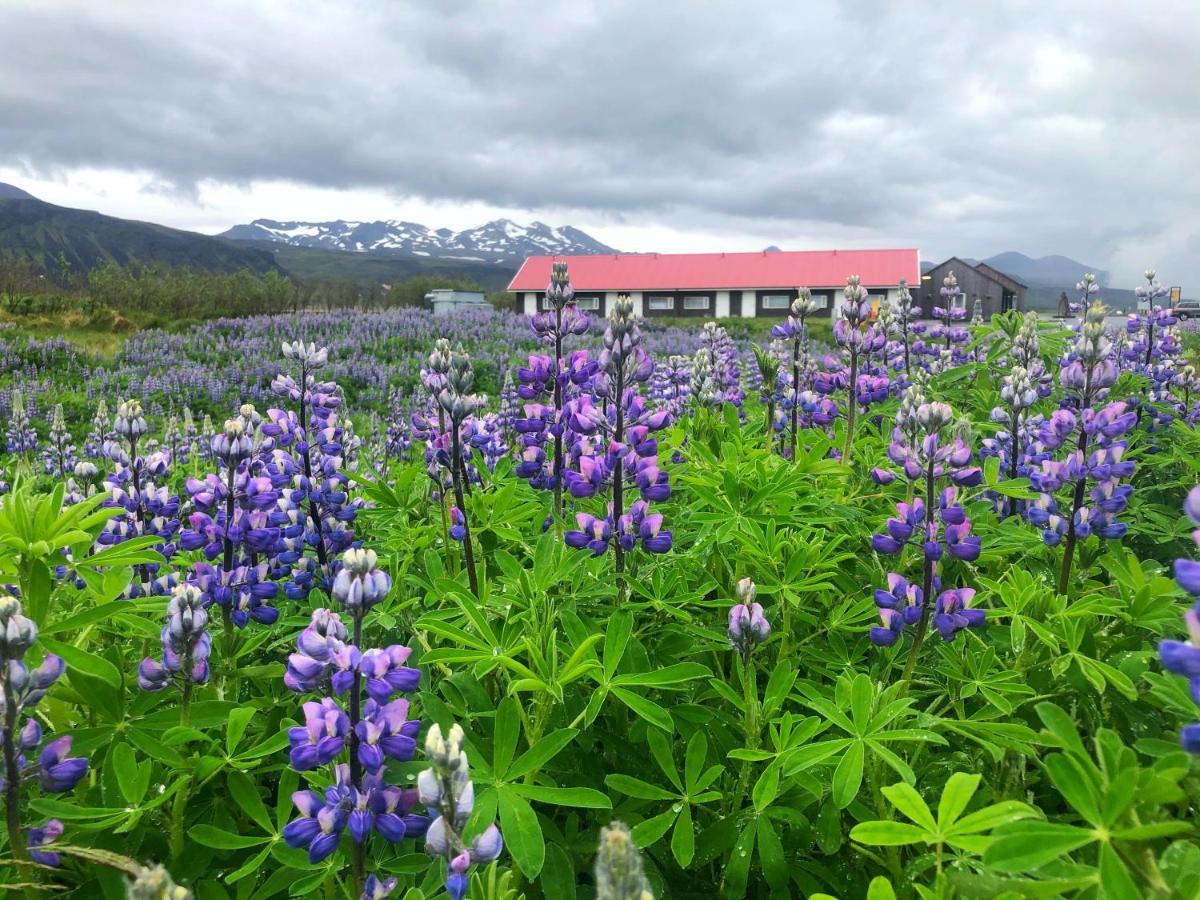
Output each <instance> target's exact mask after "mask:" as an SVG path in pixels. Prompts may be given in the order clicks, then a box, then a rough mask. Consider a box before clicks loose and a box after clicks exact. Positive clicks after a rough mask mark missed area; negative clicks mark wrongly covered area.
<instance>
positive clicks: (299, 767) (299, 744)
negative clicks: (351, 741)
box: [288, 697, 350, 772]
mask: <svg viewBox="0 0 1200 900" xmlns="http://www.w3.org/2000/svg"><path fill="white" fill-rule="evenodd" d="M302 709H303V710H304V724H303V725H299V726H297V727H295V728H290V729H288V743H289V744H290V745H291V751H290V753H289V758H290V760H291V764H292V768H293V769H295V770H296V771H297V772H307V771H308V770H309V769H315V768H317V767H318V766H323V765H325V764H326V763H329V762H332V761H333V760H334V759H336V758H337V757H338V756H339V755H340V754H341V752H342V751H343V750H345V749H346V741H347V739H348V738H349V736H350V718H349V717H348V716H347V715H346V713H345V712H344V711H343V710H342V708H341V707H340V706H339V705H338V704H337V701H335V700H333V699H331V698H329V697H326V698H325V699H324V700H322V701H321V702H320V703H317V702H314V701H310V702H308V703H305V704H304V705H303V707H302Z"/></svg>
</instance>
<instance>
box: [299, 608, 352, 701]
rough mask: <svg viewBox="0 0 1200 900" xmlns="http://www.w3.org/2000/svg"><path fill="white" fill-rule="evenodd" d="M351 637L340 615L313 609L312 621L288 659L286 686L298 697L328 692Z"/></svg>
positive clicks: (325, 610)
mask: <svg viewBox="0 0 1200 900" xmlns="http://www.w3.org/2000/svg"><path fill="white" fill-rule="evenodd" d="M348 638H349V632H348V631H347V630H346V626H345V625H343V624H342V618H341V616H339V615H338V614H337V613H335V612H330V611H329V610H327V609H317V610H314V612H313V614H312V621H311V622H310V623H309V624H308V627H307V628H305V629H304V631H302V632H301V633H300V637H298V638H296V652H295V653H293V654H291V655H290V656H289V657H288V662H287V671H286V672H285V673H284V676H283V683H284V685H285V686H286V687H287V688H288V690H291V691H295V692H296V693H298V694H307V693H313V692H316V691H320V690H326V689H328V687H329V685H330V680H331V678H332V676H333V673H334V672H335V671H337V670H338V667H337V662H336V659H337V657H338V656H339V654H342V653H343V651H345V649H346V640H347V639H348Z"/></svg>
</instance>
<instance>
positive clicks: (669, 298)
mask: <svg viewBox="0 0 1200 900" xmlns="http://www.w3.org/2000/svg"><path fill="white" fill-rule="evenodd" d="M872 299H878V298H874V297H873V298H872ZM813 302H814V303H815V304H816V308H817V309H828V308H829V297H827V296H825V295H823V294H814V295H813ZM575 303H576V305H577V306H578V307H579V308H580V309H583V310H592V311H595V310H598V309H600V298H599V297H597V296H594V295H587V294H583V295H576V297H575ZM791 305H792V295H791V294H764V295H763V298H762V308H763V309H787V308H788V307H789V306H791ZM965 305H966V302H965V298H958V300H957V302H956V303H955V306H956V307H960V308H961V307H962V306H965ZM549 308H550V304H549V302H548V301H547V300H546V298H545V297H542V309H549ZM646 308H647V309H651V310H654V311H656V312H665V311H668V310H673V309H674V308H675V295H674V294H647V295H646ZM683 308H684V309H690V310H702V309H711V308H712V297H711V296H710V295H707V294H698V295H691V296H686V297H684V298H683Z"/></svg>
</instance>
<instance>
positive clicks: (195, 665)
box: [137, 584, 212, 691]
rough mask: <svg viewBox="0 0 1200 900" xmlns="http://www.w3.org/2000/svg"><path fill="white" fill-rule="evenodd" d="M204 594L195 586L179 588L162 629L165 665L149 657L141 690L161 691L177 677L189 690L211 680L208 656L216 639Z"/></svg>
mask: <svg viewBox="0 0 1200 900" xmlns="http://www.w3.org/2000/svg"><path fill="white" fill-rule="evenodd" d="M207 629H208V612H207V610H206V609H205V608H204V602H203V595H202V594H201V592H200V590H199V589H198V588H197V587H196V586H195V585H191V584H180V585H177V586H176V587H175V590H174V592H173V593H172V595H171V599H170V601H168V603H167V624H165V625H164V626H163V629H162V635H161V639H162V662H161V663H160V662H158V660H156V659H153V658H152V657H149V656H148V657H146V658H145V659H143V660H142V663H141V665H139V666H138V672H137V680H138V687H140V688H141V689H142V690H144V691H161V690H162V689H163V688H165V687H166V686H167V684H168V683H169V682H170V681H171V679H172V678H173V677H174V678H176V679H178V680H179V682H180V683H181V685H182V687H183V688H184V690H185V691H186V690H187V689H188V687H189V685H190V684H204V683H205V682H206V681H208V676H209V665H208V656H209V653H210V652H211V650H212V637H211V636H210V635H209V633H208V630H207Z"/></svg>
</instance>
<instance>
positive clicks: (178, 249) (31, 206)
mask: <svg viewBox="0 0 1200 900" xmlns="http://www.w3.org/2000/svg"><path fill="white" fill-rule="evenodd" d="M60 254H61V255H62V256H63V257H64V258H65V259H66V260H67V262H68V263H70V265H71V269H72V271H74V272H76V273H86V272H89V271H91V270H92V269H94V268H96V267H98V266H101V265H103V264H104V263H106V262H113V263H116V264H118V265H122V266H124V265H129V264H131V263H151V262H154V263H162V264H165V265H169V266H190V267H193V268H199V269H210V270H213V271H220V272H236V271H238V270H240V269H249V270H250V271H252V272H257V273H260V274H261V273H265V272H268V271H270V270H278V268H279V266H278V264H277V263H276V262H275V257H274V256H272V255H271V254H270V253H268V252H266V251H264V250H261V249H259V248H257V247H247V246H245V245H240V244H233V243H230V242H228V241H223V240H220V239H219V238H215V237H209V236H208V235H203V234H194V233H192V232H190V231H179V230H178V229H175V228H167V227H165V226H163V225H154V224H152V223H150V222H135V221H131V220H129V219H118V218H115V217H113V216H106V215H103V214H101V213H98V212H92V211H90V210H84V209H71V208H69V207H65V206H55V205H53V204H51V203H44V202H43V201H41V200H37V199H35V198H33V197H32V196H30V195H29V194H27V193H26V192H25V191H22V190H20V189H19V188H15V187H13V186H12V185H0V259H9V260H13V259H28V260H31V261H32V262H33V263H35V264H36V265H38V266H40V267H42V268H43V269H46V270H53V269H54V268H55V267H56V266H57V265H58V258H59V255H60Z"/></svg>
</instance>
